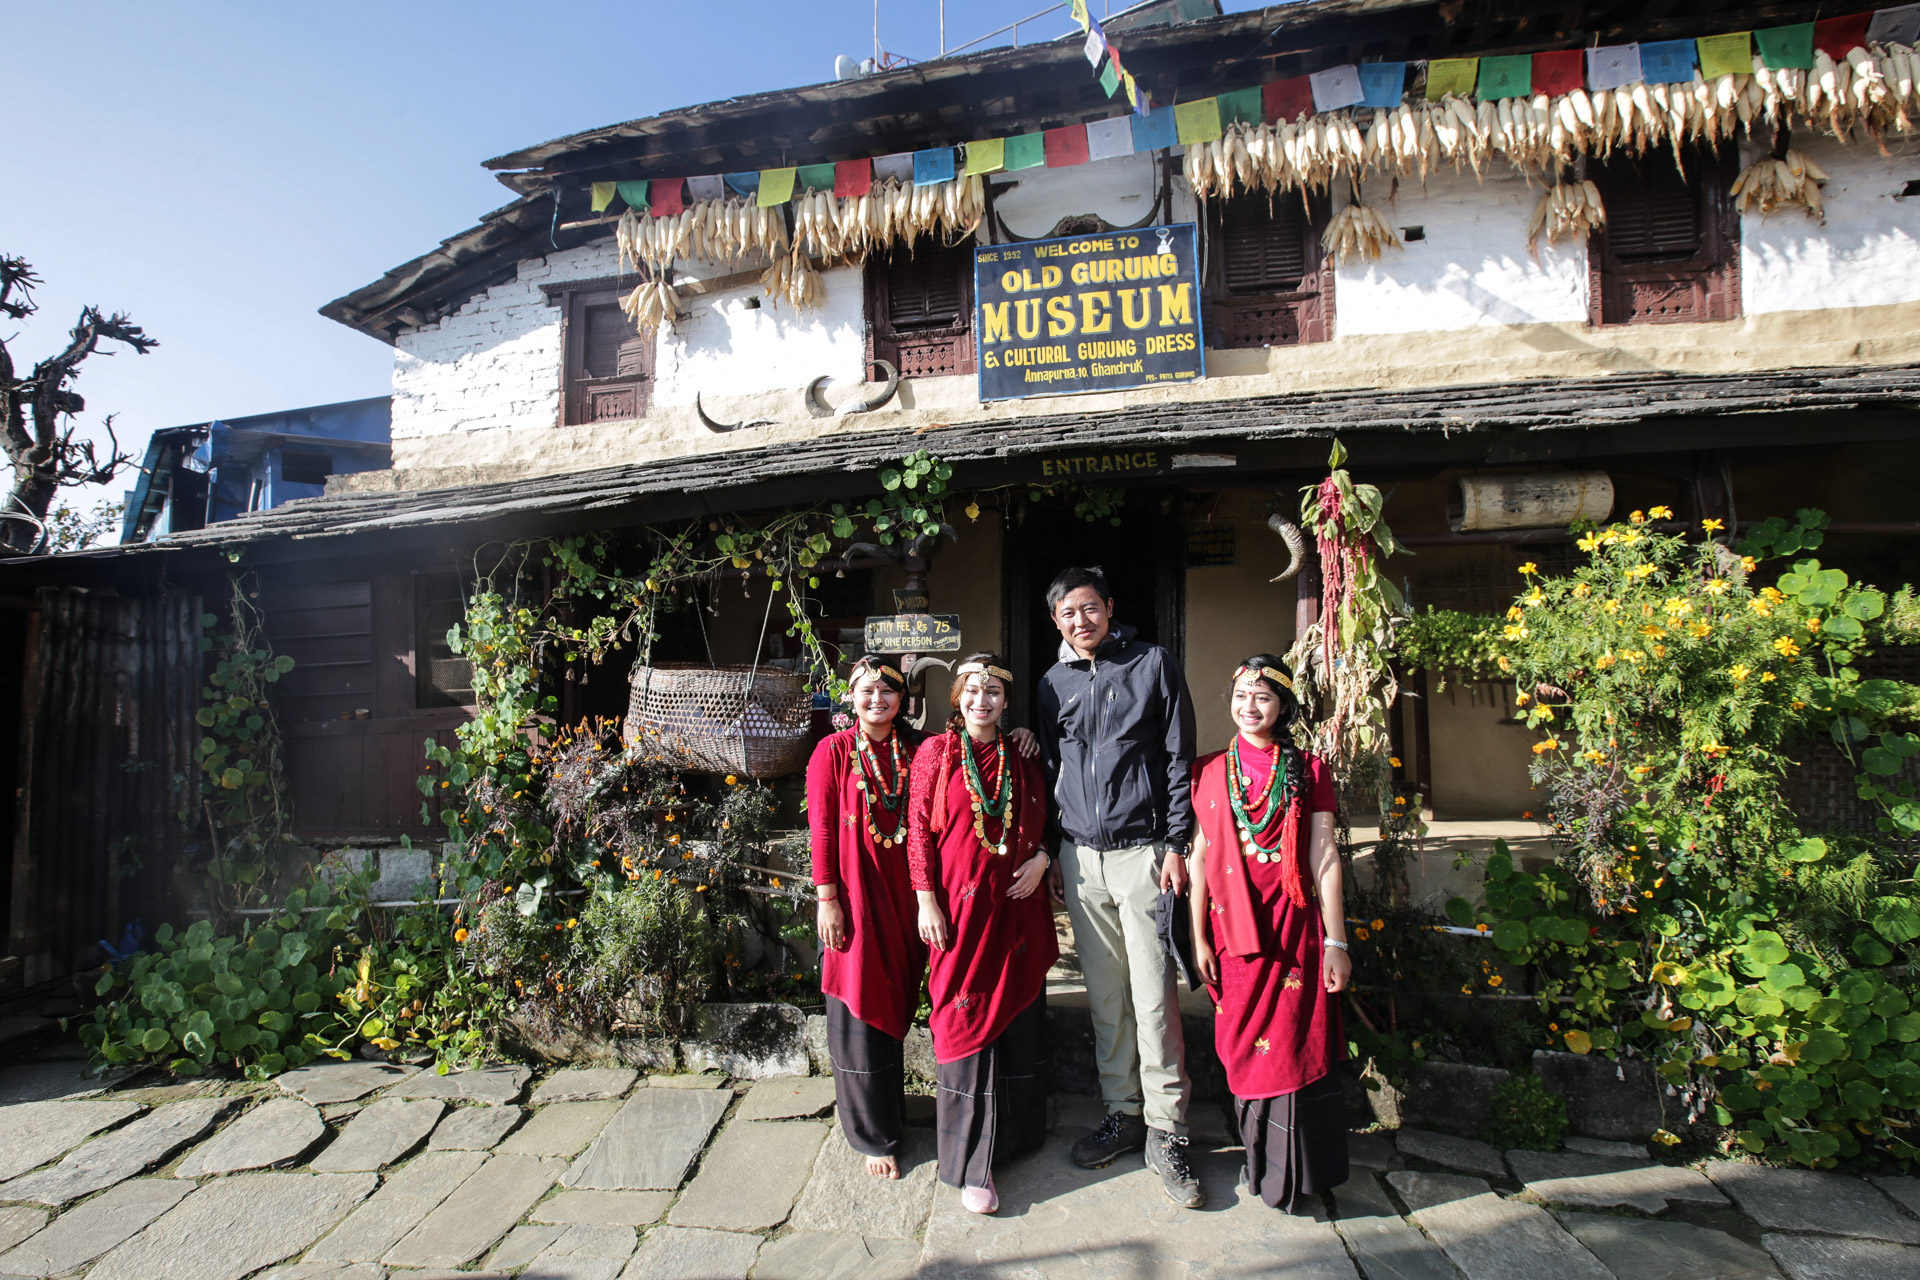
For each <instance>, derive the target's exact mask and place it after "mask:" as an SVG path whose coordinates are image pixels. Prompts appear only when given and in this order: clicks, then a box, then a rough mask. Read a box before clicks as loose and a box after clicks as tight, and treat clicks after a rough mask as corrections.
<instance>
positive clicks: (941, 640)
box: [867, 613, 960, 653]
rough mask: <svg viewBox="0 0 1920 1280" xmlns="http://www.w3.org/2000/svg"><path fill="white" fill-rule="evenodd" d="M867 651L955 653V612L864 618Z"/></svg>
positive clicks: (957, 620)
mask: <svg viewBox="0 0 1920 1280" xmlns="http://www.w3.org/2000/svg"><path fill="white" fill-rule="evenodd" d="M867 652H868V653H958V652H960V615H959V614H957V613H896V614H891V615H888V616H886V617H878V618H868V619H867Z"/></svg>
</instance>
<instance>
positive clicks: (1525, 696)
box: [1513, 689, 1533, 707]
mask: <svg viewBox="0 0 1920 1280" xmlns="http://www.w3.org/2000/svg"><path fill="white" fill-rule="evenodd" d="M1532 701H1533V695H1532V694H1530V693H1528V692H1527V691H1526V690H1525V689H1522V690H1521V691H1520V692H1518V693H1516V694H1514V695H1513V705H1514V706H1516V707H1524V706H1526V705H1527V704H1528V703H1529V702H1532Z"/></svg>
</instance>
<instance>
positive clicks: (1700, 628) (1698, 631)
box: [1687, 622, 1713, 640]
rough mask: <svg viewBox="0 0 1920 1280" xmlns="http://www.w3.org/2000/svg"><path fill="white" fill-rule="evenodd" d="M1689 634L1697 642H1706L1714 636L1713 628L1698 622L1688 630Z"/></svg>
mask: <svg viewBox="0 0 1920 1280" xmlns="http://www.w3.org/2000/svg"><path fill="white" fill-rule="evenodd" d="M1687 634H1688V635H1690V636H1692V637H1693V638H1694V639H1695V640H1704V639H1706V638H1707V637H1708V636H1710V635H1712V634H1713V627H1712V626H1711V625H1710V624H1708V623H1705V622H1696V623H1694V624H1693V625H1692V626H1690V627H1688V628H1687Z"/></svg>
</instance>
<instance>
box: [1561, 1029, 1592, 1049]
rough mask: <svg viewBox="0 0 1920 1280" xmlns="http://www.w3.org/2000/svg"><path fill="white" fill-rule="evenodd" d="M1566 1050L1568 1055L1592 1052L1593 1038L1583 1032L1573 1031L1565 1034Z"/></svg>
mask: <svg viewBox="0 0 1920 1280" xmlns="http://www.w3.org/2000/svg"><path fill="white" fill-rule="evenodd" d="M1566 1041H1567V1050H1568V1052H1570V1053H1591V1052H1593V1037H1592V1036H1590V1035H1588V1034H1587V1033H1586V1032H1584V1031H1580V1030H1573V1031H1569V1032H1567V1034H1566Z"/></svg>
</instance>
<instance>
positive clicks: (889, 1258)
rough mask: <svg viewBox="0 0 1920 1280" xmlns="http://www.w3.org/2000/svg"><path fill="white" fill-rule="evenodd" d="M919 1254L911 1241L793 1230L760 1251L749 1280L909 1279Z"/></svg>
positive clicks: (911, 1277) (916, 1246) (911, 1276)
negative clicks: (871, 1238)
mask: <svg viewBox="0 0 1920 1280" xmlns="http://www.w3.org/2000/svg"><path fill="white" fill-rule="evenodd" d="M919 1256H920V1247H919V1246H918V1245H916V1244H915V1243H914V1242H913V1241H911V1240H863V1239H861V1238H860V1237H859V1236H843V1235H832V1234H829V1233H826V1232H820V1231H797V1232H795V1233H793V1234H792V1235H786V1236H782V1237H780V1238H779V1239H778V1240H774V1241H772V1242H770V1243H769V1244H767V1246H766V1247H765V1248H763V1249H761V1250H760V1257H759V1259H758V1260H757V1261H756V1262H755V1263H754V1264H753V1280H913V1275H914V1268H915V1266H916V1263H917V1260H918V1259H919Z"/></svg>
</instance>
